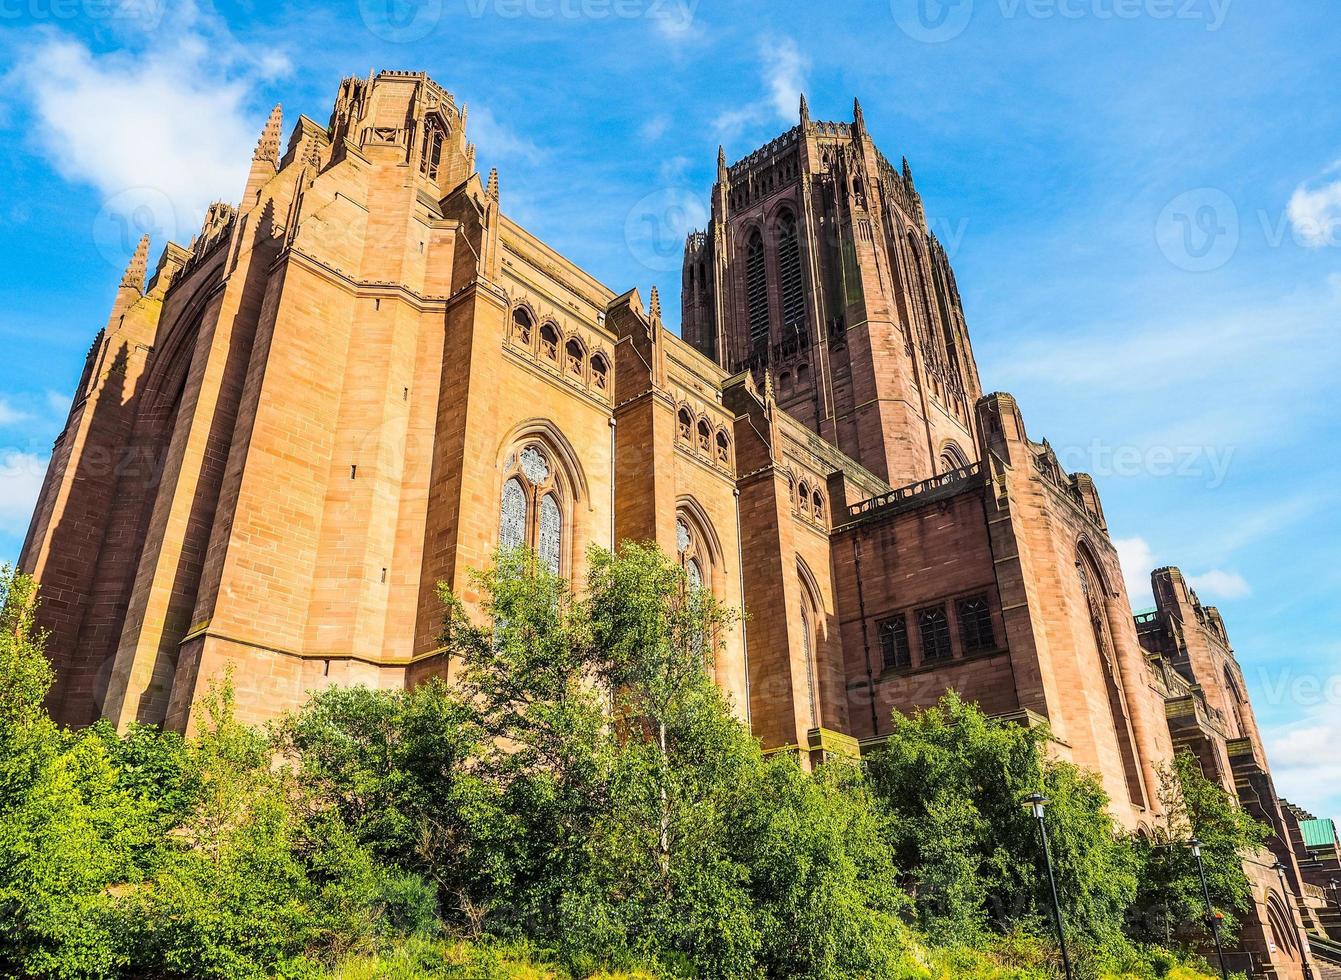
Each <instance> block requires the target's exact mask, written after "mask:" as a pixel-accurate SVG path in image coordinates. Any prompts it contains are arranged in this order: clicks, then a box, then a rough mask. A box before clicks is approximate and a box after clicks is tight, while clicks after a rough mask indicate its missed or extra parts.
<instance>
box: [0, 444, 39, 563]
mask: <svg viewBox="0 0 1341 980" xmlns="http://www.w3.org/2000/svg"><path fill="white" fill-rule="evenodd" d="M46 471H47V460H46V459H44V458H42V457H41V456H38V455H36V454H35V453H24V452H16V451H14V450H5V451H0V536H2V537H12V538H22V537H23V535H24V534H25V533H26V532H27V530H28V522H29V520H30V519H31V518H32V516H33V508H34V507H35V506H36V504H37V494H38V492H39V491H40V490H41V489H42V477H43V475H45V473H46ZM11 557H13V556H11Z"/></svg>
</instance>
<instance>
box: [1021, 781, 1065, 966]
mask: <svg viewBox="0 0 1341 980" xmlns="http://www.w3.org/2000/svg"><path fill="white" fill-rule="evenodd" d="M1024 802H1025V805H1026V806H1029V807H1030V808H1032V809H1033V811H1034V819H1035V820H1037V821H1038V836H1039V837H1040V838H1041V839H1042V841H1043V859H1044V861H1046V862H1047V865H1048V886H1049V887H1050V888H1051V889H1052V918H1053V921H1054V922H1055V923H1056V925H1057V945H1058V946H1059V947H1060V948H1061V951H1062V968H1063V969H1064V970H1065V971H1066V980H1072V973H1071V954H1070V953H1068V952H1067V951H1066V928H1065V927H1064V926H1063V925H1062V903H1061V900H1060V899H1059V898H1058V897H1057V876H1056V875H1055V874H1054V873H1053V870H1052V845H1050V844H1049V843H1048V827H1047V824H1046V823H1045V822H1044V820H1043V813H1044V808H1045V807H1047V805H1048V801H1047V798H1046V797H1044V796H1043V794H1042V793H1034V794H1032V795H1030V796H1026V797H1025V799H1024Z"/></svg>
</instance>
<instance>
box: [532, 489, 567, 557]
mask: <svg viewBox="0 0 1341 980" xmlns="http://www.w3.org/2000/svg"><path fill="white" fill-rule="evenodd" d="M562 537H563V515H562V514H560V513H559V502H558V501H557V500H555V499H554V494H552V493H547V494H545V498H544V499H543V500H541V501H540V542H539V543H540V547H539V549H538V550H539V552H540V563H541V564H542V565H544V566H545V567H546V568H547V569H549V570H550V571H551V572H553V573H554V574H555V575H558V574H559V550H560V548H559V542H560V541H561V540H562Z"/></svg>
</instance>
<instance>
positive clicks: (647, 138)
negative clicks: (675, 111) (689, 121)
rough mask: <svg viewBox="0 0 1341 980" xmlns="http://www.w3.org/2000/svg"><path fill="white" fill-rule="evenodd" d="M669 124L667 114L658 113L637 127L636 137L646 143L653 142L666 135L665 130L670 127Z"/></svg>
mask: <svg viewBox="0 0 1341 980" xmlns="http://www.w3.org/2000/svg"><path fill="white" fill-rule="evenodd" d="M670 124H671V121H670V117H669V116H667V115H665V114H664V113H658V114H657V115H655V116H652V117H651V118H649V119H648V120H647V121H646V122H644V123H643V124H642V125H641V126H639V127H638V138H639V139H641V140H643V141H644V142H646V143H655V142H656V141H657V140H659V139H661V137H663V136H665V135H666V131H667V130H669V129H670Z"/></svg>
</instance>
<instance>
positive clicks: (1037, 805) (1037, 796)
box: [1023, 793, 1048, 820]
mask: <svg viewBox="0 0 1341 980" xmlns="http://www.w3.org/2000/svg"><path fill="white" fill-rule="evenodd" d="M1023 803H1024V805H1025V806H1027V807H1029V808H1030V809H1032V810H1033V811H1034V819H1035V820H1042V819H1043V810H1044V808H1045V807H1046V806H1047V805H1048V798H1047V797H1046V796H1044V795H1043V794H1042V793H1030V794H1029V795H1028V796H1026V797H1025V798H1024V800H1023Z"/></svg>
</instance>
